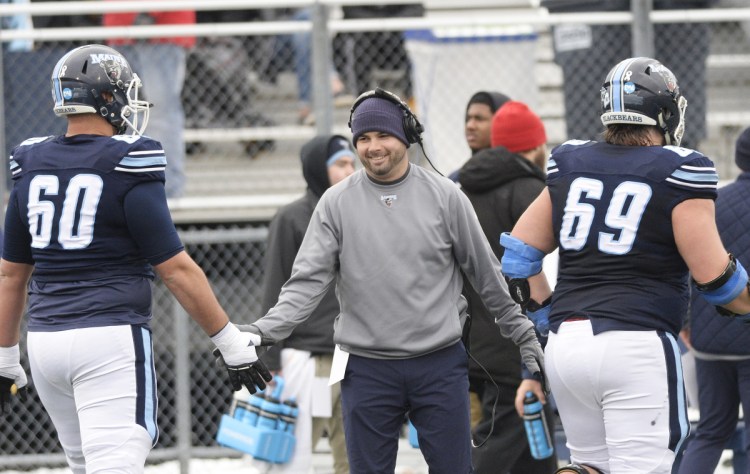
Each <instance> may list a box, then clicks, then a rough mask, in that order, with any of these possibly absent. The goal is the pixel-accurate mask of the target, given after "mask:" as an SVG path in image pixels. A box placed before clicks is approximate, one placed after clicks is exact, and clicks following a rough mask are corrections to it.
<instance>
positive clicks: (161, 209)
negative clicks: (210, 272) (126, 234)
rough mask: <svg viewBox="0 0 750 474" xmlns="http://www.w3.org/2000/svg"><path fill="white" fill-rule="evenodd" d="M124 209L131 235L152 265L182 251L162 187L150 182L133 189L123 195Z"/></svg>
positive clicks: (159, 184) (182, 247)
mask: <svg viewBox="0 0 750 474" xmlns="http://www.w3.org/2000/svg"><path fill="white" fill-rule="evenodd" d="M123 207H124V210H125V219H126V220H127V225H128V230H129V231H130V235H131V236H132V237H133V239H134V240H135V241H136V242H137V244H138V248H139V249H140V251H141V255H142V256H143V258H145V259H146V260H148V262H149V263H150V264H151V265H158V264H160V263H163V262H165V261H167V260H169V259H170V258H171V257H173V256H175V255H177V254H178V253H180V252H181V251H182V250H184V246H183V245H182V242H181V241H180V237H179V236H178V235H177V229H175V227H174V224H173V223H172V216H171V215H170V214H169V208H168V207H167V197H166V194H165V192H164V186H163V185H162V184H161V183H158V182H156V181H151V182H148V183H142V184H139V185H137V186H135V187H133V188H132V189H131V190H130V191H129V192H128V193H127V194H126V195H125V199H124V201H123Z"/></svg>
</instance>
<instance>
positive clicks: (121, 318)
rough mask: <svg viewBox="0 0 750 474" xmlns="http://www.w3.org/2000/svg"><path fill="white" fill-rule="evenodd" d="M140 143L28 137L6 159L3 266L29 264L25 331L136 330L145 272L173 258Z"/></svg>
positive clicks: (160, 190) (153, 160)
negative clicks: (7, 179)
mask: <svg viewBox="0 0 750 474" xmlns="http://www.w3.org/2000/svg"><path fill="white" fill-rule="evenodd" d="M165 166H166V157H165V155H164V151H163V149H162V146H161V144H160V143H159V142H157V141H154V140H152V139H150V138H148V137H138V136H123V135H117V136H114V137H105V136H98V135H77V136H73V137H65V136H60V137H40V138H31V139H29V140H26V141H25V142H23V143H21V144H20V145H19V146H17V147H16V148H15V149H14V150H13V154H12V155H11V157H10V171H11V174H12V177H13V189H12V191H11V196H10V200H9V203H8V210H7V214H6V222H5V242H4V249H3V258H5V259H6V260H8V261H11V262H17V263H27V264H32V265H34V267H35V268H34V273H33V276H32V282H31V285H30V293H29V294H30V299H29V330H46V331H49V330H62V329H70V328H76V327H90V326H104V325H113V324H144V323H146V322H147V321H148V319H150V317H151V289H150V280H152V279H153V276H154V275H153V272H152V269H151V265H155V264H159V263H161V262H163V261H165V260H167V259H168V258H170V257H172V256H174V255H175V254H177V253H178V252H180V251H181V250H182V248H183V247H182V244H181V242H180V240H179V238H178V236H177V232H176V230H175V228H174V224H173V223H172V220H171V217H170V215H169V210H168V208H167V205H166V197H165V196H164V169H165Z"/></svg>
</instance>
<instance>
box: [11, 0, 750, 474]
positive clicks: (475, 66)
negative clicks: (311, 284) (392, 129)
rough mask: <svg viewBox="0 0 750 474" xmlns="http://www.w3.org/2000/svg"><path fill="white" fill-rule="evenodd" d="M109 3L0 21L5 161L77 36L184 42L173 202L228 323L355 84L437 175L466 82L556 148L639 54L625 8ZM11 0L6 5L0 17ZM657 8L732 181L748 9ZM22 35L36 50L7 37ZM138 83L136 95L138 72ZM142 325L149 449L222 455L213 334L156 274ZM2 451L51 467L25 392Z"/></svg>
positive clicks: (43, 430)
mask: <svg viewBox="0 0 750 474" xmlns="http://www.w3.org/2000/svg"><path fill="white" fill-rule="evenodd" d="M61 3H62V2H61ZM83 3H88V4H89V5H85V6H80V5H81V4H83ZM108 3H110V2H73V3H72V4H76V8H79V9H80V10H76V11H69V12H60V11H59V10H58V12H57V13H55V14H53V15H50V16H49V17H44V16H43V14H42V13H45V14H50V12H49V11H47V12H44V11H43V12H41V13H39V12H37V11H35V12H34V25H35V29H34V30H32V31H30V32H29V31H23V30H8V29H5V27H3V31H2V32H1V33H0V41H1V42H2V45H3V54H2V63H0V67H1V68H2V76H1V77H2V89H3V101H2V105H1V106H0V112H2V113H0V117H3V119H2V120H0V145H2V148H4V150H3V152H4V153H5V154H6V155H7V152H8V150H9V149H10V147H11V146H13V145H15V144H17V143H19V142H20V141H21V140H23V139H25V138H27V137H30V136H39V135H48V134H60V133H63V130H64V129H63V127H64V120H62V119H57V118H55V117H54V115H53V114H52V112H51V110H50V109H51V104H52V102H51V100H50V99H51V98H50V92H49V75H50V72H51V71H52V68H53V66H54V64H55V62H56V61H57V60H58V59H59V57H60V56H62V54H63V53H64V52H66V51H67V50H69V49H70V48H71V47H73V46H76V45H80V44H86V43H90V42H103V41H107V39H108V38H112V37H115V36H118V35H119V36H121V37H129V38H135V39H138V41H146V42H147V41H148V38H151V37H174V36H180V35H182V36H185V35H188V36H192V37H195V39H196V42H195V45H194V46H192V47H190V48H188V49H186V50H185V71H184V72H185V74H184V81H181V80H174V82H173V83H172V84H171V85H172V86H173V87H174V88H178V89H179V87H180V86H181V85H182V91H181V106H182V108H183V109H184V112H185V127H184V144H183V146H182V149H183V150H182V151H184V153H185V160H184V171H185V174H186V175H187V187H186V190H185V195H184V197H183V198H181V199H180V200H176V201H172V202H171V206H172V209H173V212H174V213H175V219H176V221H177V222H178V226H179V230H180V233H181V236H182V237H183V239H184V241H185V243H186V245H187V249H188V251H189V252H190V254H191V255H192V256H193V257H194V258H195V259H196V260H197V261H198V262H199V264H200V265H201V267H202V268H203V269H204V270H205V271H206V273H207V274H208V277H209V279H210V281H211V284H212V285H213V287H214V289H215V290H216V292H217V294H218V296H219V299H220V301H221V303H222V304H223V305H224V307H225V308H226V309H227V312H228V313H229V314H230V316H231V318H232V320H233V321H235V322H249V321H251V320H252V319H253V318H254V317H256V316H257V315H258V311H259V308H258V302H259V298H258V293H259V285H260V282H261V280H262V258H263V253H264V249H265V236H266V233H267V222H268V219H269V218H270V217H271V216H272V215H273V212H274V211H275V209H276V208H277V207H278V205H280V204H283V203H284V202H288V201H289V200H291V199H292V198H293V197H295V196H296V195H298V194H300V193H301V192H302V190H303V189H304V186H305V184H304V181H303V179H302V177H301V172H300V169H299V159H298V153H299V147H300V146H301V144H302V143H304V141H305V140H307V139H308V138H310V137H312V136H313V135H314V134H315V133H324V132H330V131H334V132H338V133H344V134H347V133H348V130H347V127H346V124H347V121H348V118H349V107H350V106H351V104H352V102H353V100H354V97H356V96H357V95H358V94H359V93H361V92H363V91H365V90H368V89H371V88H373V87H375V86H381V87H385V88H388V89H390V90H393V91H394V92H396V93H398V94H400V95H401V96H402V97H404V98H405V99H407V100H408V101H409V103H410V104H411V106H412V107H413V110H415V112H416V113H417V115H418V116H419V118H420V120H421V121H422V123H423V124H424V125H425V128H426V133H425V152H426V154H427V156H429V157H430V159H431V160H432V162H433V163H435V165H436V167H437V168H438V169H439V170H440V171H442V172H443V173H444V174H447V173H448V172H450V171H453V170H454V169H456V168H457V167H459V166H460V165H461V164H462V163H463V162H464V161H465V160H466V159H467V158H468V157H469V155H470V151H469V148H468V146H467V145H466V144H465V141H464V136H463V120H464V113H465V108H466V103H467V102H468V99H469V97H470V96H471V95H472V94H473V93H474V92H476V91H478V90H495V91H500V92H504V93H506V94H508V95H510V96H511V97H512V98H514V99H517V100H522V101H525V102H527V103H528V104H529V105H530V106H531V107H532V108H533V109H534V110H536V111H537V113H539V115H540V116H541V117H542V119H543V121H544V123H545V125H546V127H547V132H548V137H549V141H550V144H551V145H554V144H558V143H561V142H562V141H564V140H566V139H567V138H568V137H570V138H594V137H595V136H596V134H597V133H598V132H599V131H600V129H601V126H600V123H599V121H598V115H599V114H598V110H599V88H600V85H601V84H600V82H601V81H602V79H603V78H604V76H605V74H606V72H607V71H608V69H609V68H610V67H611V66H612V65H613V64H615V63H616V62H617V61H619V60H620V59H622V58H624V57H627V56H630V55H632V54H633V52H632V48H631V43H632V41H633V38H632V34H631V30H632V28H631V27H632V25H631V24H630V22H631V18H632V16H630V15H629V14H628V13H627V12H620V13H609V14H598V15H597V14H593V13H587V14H576V15H574V16H571V15H569V14H548V13H547V12H546V10H543V9H540V8H539V7H536V6H532V5H531V2H526V1H520V0H519V1H515V2H508V3H509V5H510V6H509V7H507V8H504V7H501V6H500V7H498V6H495V7H493V9H487V10H481V9H475V10H472V9H466V8H464V9H461V8H460V7H457V6H455V5H451V8H450V9H448V8H446V7H443V8H430V7H429V5H430V2H425V5H427V8H426V9H423V8H416V9H414V7H413V6H410V7H408V8H412V9H408V8H403V9H402V10H398V9H390V10H383V11H380V12H378V11H374V12H372V11H370V12H366V13H367V14H366V13H364V12H362V11H360V12H356V11H355V12H354V13H352V11H348V12H347V10H345V9H344V8H343V7H348V6H351V5H353V2H344V1H341V2H338V3H333V2H322V3H318V4H315V5H312V4H305V2H296V3H295V5H299V8H270V7H268V2H265V3H264V4H263V5H264V8H261V3H262V2H260V1H256V0H248V2H247V5H248V7H247V8H240V6H238V5H237V2H224V3H225V4H226V5H225V6H224V7H222V5H221V3H222V2H218V1H217V2H211V3H212V4H216V5H218V6H216V5H214V6H212V7H211V6H206V5H205V4H204V5H201V3H206V2H196V1H192V0H185V1H184V2H181V4H182V6H184V7H185V8H195V9H196V11H197V12H198V15H197V22H196V24H194V25H191V26H174V25H172V27H171V29H170V27H159V26H155V25H148V24H146V25H138V26H133V27H128V28H121V29H114V30H113V29H107V28H103V27H101V26H100V25H101V14H102V12H104V9H103V8H104V7H103V6H102V5H106V4H108ZM112 3H115V2H112ZM290 3H292V2H290ZM385 3H386V6H389V5H387V2H385ZM448 3H450V2H441V4H442V5H445V4H448ZM496 3H500V2H496ZM72 4H71V5H72ZM256 4H257V5H256ZM342 4H343V6H342ZM254 6H257V8H252V7H254ZM398 6H399V7H402V6H401V5H398ZM50 8H51V7H50ZM97 8H99V9H100V10H98V11H96V9H97ZM207 8H213V9H207ZM217 8H227V9H228V10H226V11H220V10H217ZM316 8H317V9H320V10H315V9H316ZM19 11H21V10H19V9H17V8H16V9H13V8H12V7H9V6H7V5H3V4H0V15H5V16H4V18H5V17H8V16H11V15H10V14H11V13H13V14H15V13H18V12H19ZM82 12H83V13H82ZM384 12H385V13H384ZM60 13H66V14H60ZM368 14H369V16H368ZM373 15H374V16H373ZM378 15H380V16H378ZM382 15H386V16H384V17H383V16H382ZM45 18H46V20H45ZM652 18H654V37H655V38H654V39H655V40H654V48H655V49H654V51H655V53H654V54H655V55H656V57H657V58H658V59H660V60H661V61H662V62H663V63H664V64H665V65H667V66H668V67H670V68H671V69H672V70H673V71H674V72H675V73H676V75H677V77H678V80H679V81H680V85H681V87H682V90H683V93H684V94H685V96H686V97H687V99H688V102H689V105H688V109H687V110H688V112H687V113H688V124H687V132H686V135H685V140H686V145H688V146H694V147H697V148H698V149H699V150H702V151H704V152H705V153H706V154H707V155H708V156H709V157H711V158H712V159H714V161H716V162H717V164H718V165H719V171H720V176H721V177H722V178H724V179H731V178H732V177H733V176H735V175H736V173H737V172H736V170H735V168H734V166H733V156H734V140H735V138H736V136H737V135H738V134H739V132H740V131H741V130H742V129H743V128H744V127H745V126H748V125H750V112H748V111H750V94H748V93H747V91H748V86H749V85H750V28H748V25H749V24H750V8H748V7H746V6H743V7H742V8H734V9H722V8H714V9H711V10H706V11H693V12H692V13H691V12H685V11H671V12H669V11H655V12H653V15H652ZM321 19H322V20H321ZM37 20H39V21H37ZM44 21H46V23H44ZM112 28H115V27H112ZM24 35H26V36H24ZM29 38H30V39H32V40H33V46H32V47H30V45H29V44H28V41H27V42H25V43H24V42H23V41H21V42H20V43H21V44H16V42H17V41H18V40H19V39H29ZM139 44H140V43H136V44H134V45H131V46H129V47H130V48H138V47H139ZM156 61H157V62H158V61H159V58H158V57H157V58H156ZM177 79H179V78H177ZM163 80H164V81H172V80H173V79H169V78H164V79H163ZM144 89H145V93H146V94H147V95H148V94H149V86H148V83H146V84H145V87H144ZM159 106H160V104H159V103H158V102H157V103H156V107H159ZM156 138H158V139H162V137H156ZM413 148H415V147H412V149H413ZM413 154H414V155H416V156H417V158H418V157H419V155H418V154H417V153H416V151H415V152H414V153H413ZM411 158H412V159H417V158H415V156H412V157H411ZM3 181H4V180H3ZM248 208H252V209H256V210H257V209H261V211H258V212H255V213H253V212H247V209H248ZM152 327H153V330H154V342H155V356H156V363H157V372H158V383H159V385H158V386H159V396H160V403H159V424H160V428H161V438H160V441H159V443H158V445H157V447H156V448H155V450H154V451H153V453H152V456H151V459H152V460H158V459H168V458H170V459H174V458H177V457H180V458H181V459H185V456H187V457H190V455H191V454H192V455H194V456H195V455H204V456H219V455H228V454H231V453H232V452H230V451H228V450H225V449H222V448H219V447H218V446H217V445H216V443H215V441H214V436H215V434H216V429H217V422H218V420H219V417H220V414H221V413H222V412H223V411H225V410H226V408H227V406H228V403H229V400H230V398H231V393H230V390H229V389H228V388H227V387H226V386H225V384H224V383H223V381H222V380H221V377H220V375H219V374H217V372H216V371H215V370H214V368H213V360H212V358H211V356H210V353H211V349H212V347H211V344H210V340H209V339H208V338H207V337H206V336H205V335H204V334H202V332H201V331H200V330H199V329H198V328H197V326H196V325H195V324H194V323H192V322H191V321H190V320H189V318H188V317H187V316H186V315H185V314H184V313H183V312H182V310H181V309H180V308H179V306H178V305H176V304H175V302H174V300H173V298H172V297H171V296H170V295H169V293H168V292H167V291H166V290H165V288H164V286H163V285H162V284H160V283H159V282H158V281H157V282H156V284H155V291H154V319H153V324H152ZM22 347H25V340H23V341H22ZM24 359H25V358H24ZM0 453H2V456H0V468H3V467H11V466H27V467H31V466H41V465H45V464H59V463H61V462H63V457H62V455H61V452H60V447H59V444H58V443H57V440H56V437H55V433H54V428H53V426H52V424H51V422H50V421H49V419H48V417H47V415H46V413H45V411H44V409H43V407H42V406H41V404H40V403H39V400H38V399H37V398H36V396H35V395H34V394H33V391H32V394H31V397H30V398H29V399H28V400H26V401H25V402H23V403H21V404H20V405H18V408H17V409H15V410H14V412H13V413H11V414H9V417H8V418H6V423H4V424H3V425H2V426H0Z"/></svg>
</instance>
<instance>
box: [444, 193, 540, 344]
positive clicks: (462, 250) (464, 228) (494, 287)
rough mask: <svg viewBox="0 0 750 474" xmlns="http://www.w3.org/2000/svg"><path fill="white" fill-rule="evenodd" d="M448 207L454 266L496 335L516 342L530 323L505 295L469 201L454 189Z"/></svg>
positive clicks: (504, 288) (530, 325)
mask: <svg viewBox="0 0 750 474" xmlns="http://www.w3.org/2000/svg"><path fill="white" fill-rule="evenodd" d="M448 207H449V210H448V211H449V213H450V214H449V217H448V219H449V221H450V225H451V233H452V235H453V242H454V245H453V248H454V250H453V252H454V255H455V256H456V260H457V262H458V264H459V265H460V267H461V269H462V270H463V271H464V274H465V275H466V278H467V279H468V280H469V283H471V286H472V287H474V289H475V290H476V292H477V293H478V294H479V296H480V297H481V299H482V302H484V304H485V306H486V307H487V309H488V310H489V311H490V313H491V314H492V315H493V316H494V318H495V323H496V324H497V325H498V326H499V327H500V333H501V334H502V335H503V337H506V338H509V339H511V340H513V342H516V341H517V340H518V339H519V338H520V337H522V336H523V335H524V334H525V333H526V332H528V330H529V329H533V327H534V324H533V323H532V322H531V321H530V320H529V319H528V318H527V317H526V316H525V315H523V314H522V313H521V309H520V307H519V306H518V305H517V304H515V303H514V302H513V300H512V299H511V297H510V295H509V294H508V286H507V285H506V283H505V280H504V279H503V278H502V276H501V272H500V262H499V261H498V260H497V257H495V254H493V253H492V249H491V248H490V244H489V243H488V242H487V238H486V237H485V236H484V233H483V232H482V228H481V226H480V225H479V221H478V220H477V217H476V214H475V213H474V209H473V208H472V206H471V202H470V201H469V198H467V197H466V195H465V194H464V193H462V192H460V191H458V188H456V192H455V193H453V197H452V198H451V200H450V205H449V206H448Z"/></svg>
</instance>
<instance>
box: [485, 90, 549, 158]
mask: <svg viewBox="0 0 750 474" xmlns="http://www.w3.org/2000/svg"><path fill="white" fill-rule="evenodd" d="M490 141H491V144H492V147H493V148H494V147H498V146H502V147H504V148H505V149H507V150H508V151H509V152H511V153H517V154H519V155H521V156H523V157H524V158H526V159H527V160H529V161H531V162H532V163H534V164H535V165H537V166H538V167H539V168H541V169H544V168H545V162H546V160H547V133H546V132H545V130H544V124H543V123H542V120H541V119H540V118H539V116H538V115H537V114H535V113H534V112H533V111H532V110H531V109H530V108H529V106H528V105H526V104H524V103H523V102H519V101H516V100H511V101H508V102H506V103H505V104H504V105H503V106H502V107H500V108H499V109H498V110H497V112H495V115H494V116H493V117H492V135H491V138H490Z"/></svg>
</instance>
